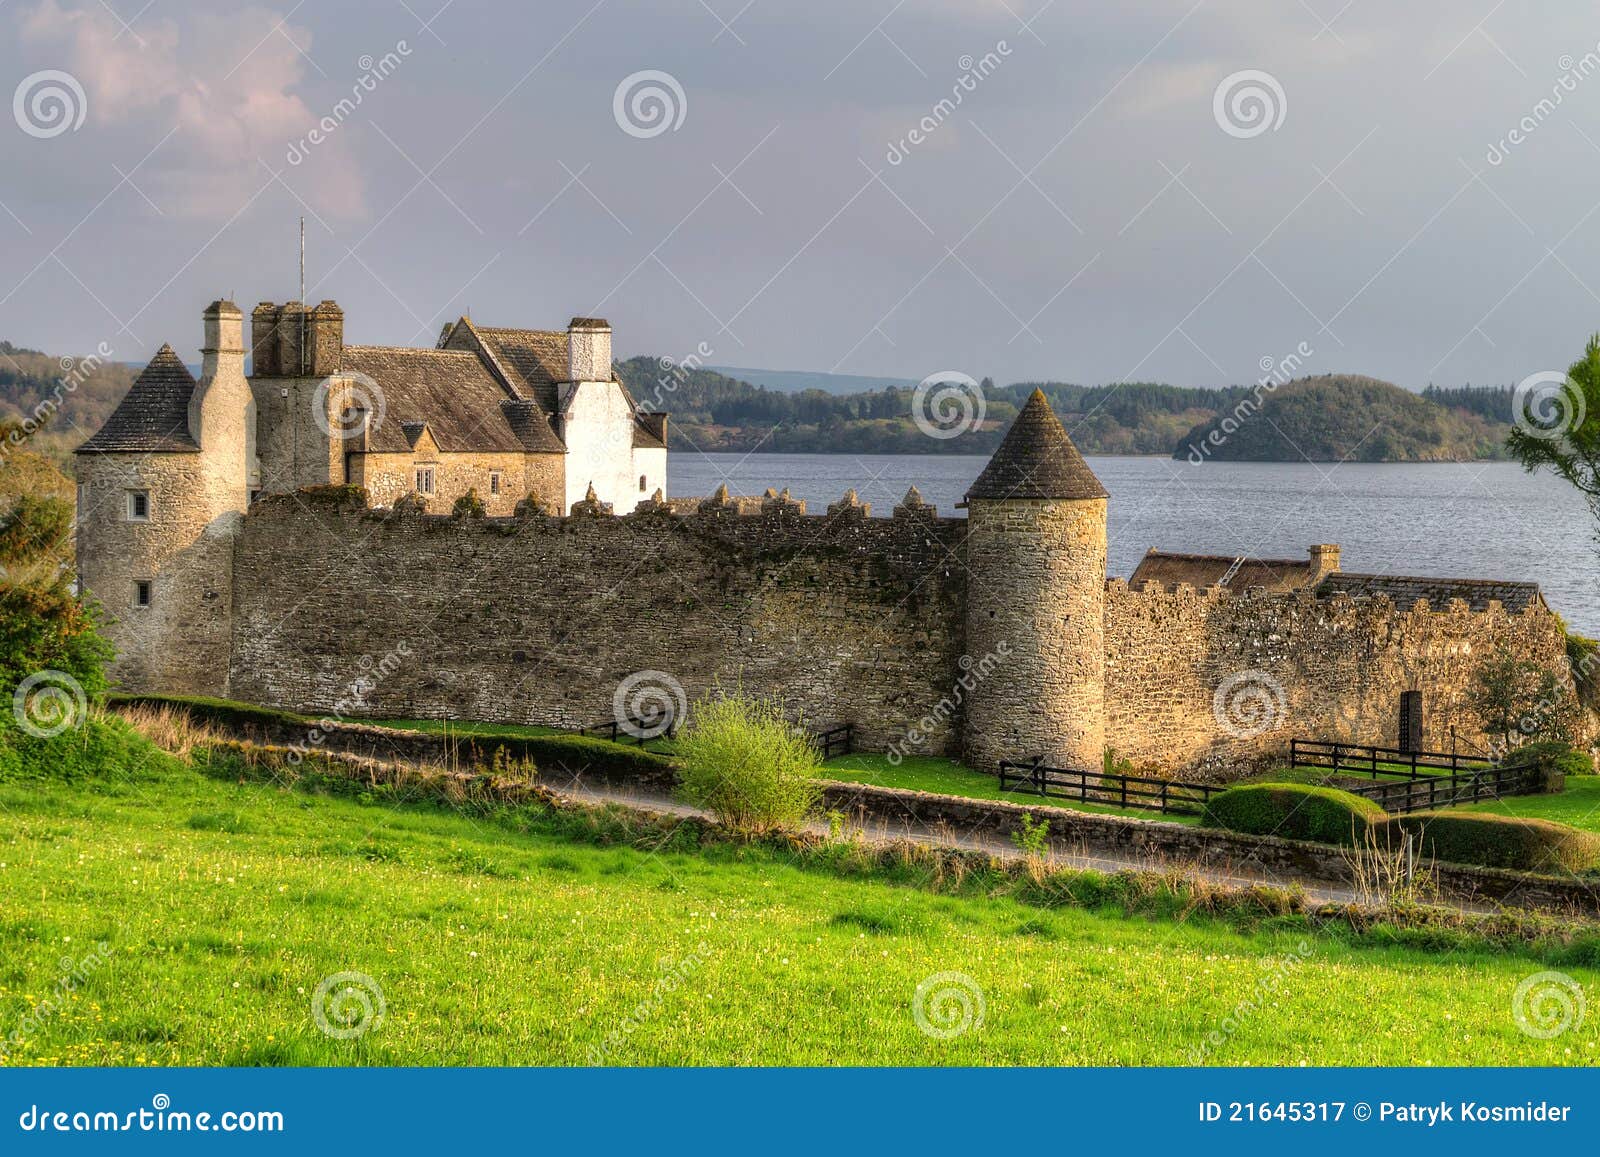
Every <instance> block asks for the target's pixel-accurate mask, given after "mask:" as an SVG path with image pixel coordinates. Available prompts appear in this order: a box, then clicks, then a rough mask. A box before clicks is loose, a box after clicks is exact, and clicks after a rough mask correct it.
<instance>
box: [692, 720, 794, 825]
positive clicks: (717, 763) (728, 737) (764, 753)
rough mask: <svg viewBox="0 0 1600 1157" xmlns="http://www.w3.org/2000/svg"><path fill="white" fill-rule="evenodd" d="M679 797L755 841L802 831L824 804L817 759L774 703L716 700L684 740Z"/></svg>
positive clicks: (693, 724) (693, 722)
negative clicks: (757, 837) (773, 833)
mask: <svg viewBox="0 0 1600 1157" xmlns="http://www.w3.org/2000/svg"><path fill="white" fill-rule="evenodd" d="M678 762H679V764H680V767H679V778H680V784H681V786H680V789H679V793H680V794H681V795H682V796H683V798H684V799H685V800H687V801H688V802H689V803H692V804H696V805H697V806H700V807H704V808H707V809H709V810H710V811H711V812H712V814H714V815H715V816H716V817H717V819H719V820H720V821H721V822H722V823H724V824H726V825H727V826H729V827H730V828H733V829H734V830H735V831H738V832H742V833H744V834H747V835H761V834H764V833H766V832H771V831H777V830H782V829H786V828H794V827H797V826H799V824H800V823H801V822H802V821H803V820H804V819H805V818H806V815H807V813H808V812H810V811H811V809H812V808H813V807H814V806H815V805H816V803H817V801H818V799H819V798H820V797H821V788H820V786H819V785H818V783H817V778H816V777H817V771H818V768H819V765H818V762H817V751H816V748H815V747H814V746H812V743H811V739H810V737H809V736H807V735H805V734H804V733H803V732H799V731H797V729H796V728H794V727H793V726H791V725H790V723H789V721H788V720H787V719H785V718H784V716H783V712H782V711H781V710H780V708H779V706H778V704H777V703H776V702H775V701H773V700H770V699H761V698H754V697H748V696H744V695H727V696H723V695H715V694H714V695H711V696H708V697H706V698H705V699H702V700H701V701H700V702H698V703H696V704H695V707H694V710H693V711H691V712H690V714H689V724H688V726H687V727H685V728H684V730H683V731H682V732H680V733H679V736H678Z"/></svg>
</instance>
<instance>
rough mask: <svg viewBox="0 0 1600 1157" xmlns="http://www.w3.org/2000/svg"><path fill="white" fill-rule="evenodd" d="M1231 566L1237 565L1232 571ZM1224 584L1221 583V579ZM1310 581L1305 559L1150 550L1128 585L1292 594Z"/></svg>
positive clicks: (1309, 570)
mask: <svg viewBox="0 0 1600 1157" xmlns="http://www.w3.org/2000/svg"><path fill="white" fill-rule="evenodd" d="M1235 563H1240V565H1239V569H1238V570H1237V571H1234V573H1233V574H1232V576H1231V577H1230V576H1229V572H1230V571H1233V567H1234V564H1235ZM1224 578H1226V579H1227V582H1226V583H1225V584H1224V583H1223V579H1224ZM1310 580H1311V560H1310V559H1309V558H1298V559H1297V558H1246V559H1244V560H1243V561H1242V562H1240V560H1239V559H1238V558H1236V557H1233V556H1230V555H1223V554H1173V553H1170V552H1168V551H1161V550H1151V551H1150V552H1149V553H1148V554H1146V555H1145V556H1144V558H1143V559H1141V560H1140V562H1139V566H1138V568H1137V569H1136V570H1135V571H1134V572H1133V577H1131V578H1130V579H1128V585H1129V586H1130V587H1133V588H1134V589H1138V586H1139V584H1140V583H1144V582H1158V583H1161V584H1162V585H1164V586H1170V585H1172V584H1173V583H1188V584H1189V585H1190V586H1193V587H1194V588H1196V589H1197V590H1198V589H1201V588H1204V587H1214V586H1218V585H1225V586H1226V587H1227V588H1228V589H1229V590H1236V591H1243V590H1249V589H1250V588H1251V587H1265V588H1266V589H1267V590H1269V591H1292V590H1298V589H1300V588H1301V587H1303V586H1305V585H1306V583H1307V582H1309V581H1310Z"/></svg>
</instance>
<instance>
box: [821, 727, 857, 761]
mask: <svg viewBox="0 0 1600 1157" xmlns="http://www.w3.org/2000/svg"><path fill="white" fill-rule="evenodd" d="M855 734H856V725H855V724H854V723H840V724H839V725H837V726H836V727H828V728H825V729H823V730H821V731H813V732H812V733H811V740H812V742H813V743H815V744H816V745H817V750H818V751H819V752H821V754H822V758H823V759H832V758H833V757H834V756H836V755H849V754H850V752H851V750H852V748H853V745H854V742H855Z"/></svg>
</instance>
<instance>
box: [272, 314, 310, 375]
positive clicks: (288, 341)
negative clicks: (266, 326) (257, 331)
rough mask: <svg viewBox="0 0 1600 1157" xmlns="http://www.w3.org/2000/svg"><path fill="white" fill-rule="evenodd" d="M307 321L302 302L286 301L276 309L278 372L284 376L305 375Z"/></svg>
mask: <svg viewBox="0 0 1600 1157" xmlns="http://www.w3.org/2000/svg"><path fill="white" fill-rule="evenodd" d="M308 322H309V318H307V316H306V307H305V305H304V303H302V302H298V301H290V302H286V303H285V304H284V306H283V308H282V309H281V310H279V311H278V372H279V373H280V374H282V375H284V376H285V377H289V378H300V377H304V376H305V373H306V362H305V346H306V340H305V339H306V330H307V329H308V328H309V327H308Z"/></svg>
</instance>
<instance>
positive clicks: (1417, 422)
mask: <svg viewBox="0 0 1600 1157" xmlns="http://www.w3.org/2000/svg"><path fill="white" fill-rule="evenodd" d="M1257 393H1258V394H1259V397H1257V396H1256V394H1257ZM1452 393H1457V394H1459V393H1460V391H1447V390H1435V391H1433V392H1432V394H1431V395H1419V394H1413V393H1411V392H1410V391H1409V390H1404V389H1401V388H1400V387H1399V386H1396V385H1393V384H1392V383H1390V382H1383V381H1379V380H1378V379H1376V378H1365V377H1359V376H1356V375H1350V374H1326V375H1323V376H1321V377H1314V378H1301V379H1299V380H1298V381H1293V382H1288V383H1286V384H1284V385H1282V386H1280V387H1278V388H1277V389H1276V390H1272V391H1271V392H1266V391H1256V392H1247V393H1246V396H1245V397H1244V398H1243V399H1241V400H1240V401H1238V402H1236V403H1234V405H1233V406H1231V407H1227V408H1224V409H1222V410H1221V411H1220V412H1219V413H1218V414H1216V415H1215V416H1213V417H1211V418H1208V419H1207V420H1206V421H1204V422H1201V423H1199V424H1198V425H1196V426H1195V427H1194V429H1192V430H1190V431H1189V432H1188V433H1187V434H1185V435H1184V436H1183V438H1182V439H1181V440H1180V441H1179V443H1178V445H1177V446H1176V447H1175V448H1174V449H1173V452H1172V456H1173V457H1174V458H1188V459H1190V460H1191V461H1198V460H1202V459H1210V460H1212V461H1220V462H1300V461H1305V460H1307V459H1309V460H1310V461H1313V462H1343V461H1350V462H1458V461H1469V460H1473V459H1480V458H1495V457H1501V456H1503V453H1504V451H1503V449H1502V447H1503V444H1504V442H1505V436H1506V433H1507V430H1508V428H1509V427H1508V424H1507V423H1506V422H1505V421H1503V420H1502V421H1495V420H1494V419H1493V418H1491V417H1488V416H1486V415H1488V414H1493V413H1495V412H1496V410H1495V408H1494V407H1495V406H1496V405H1497V400H1496V398H1497V395H1501V394H1503V395H1504V406H1503V408H1500V409H1499V410H1498V412H1499V413H1501V414H1506V415H1509V413H1510V397H1509V393H1508V392H1505V391H1495V390H1490V391H1472V392H1471V396H1470V397H1465V398H1463V399H1462V400H1463V401H1466V402H1470V403H1471V405H1470V408H1469V407H1468V406H1449V405H1443V404H1441V401H1443V400H1444V399H1446V398H1448V397H1449V396H1450V395H1451V394H1452Z"/></svg>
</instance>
